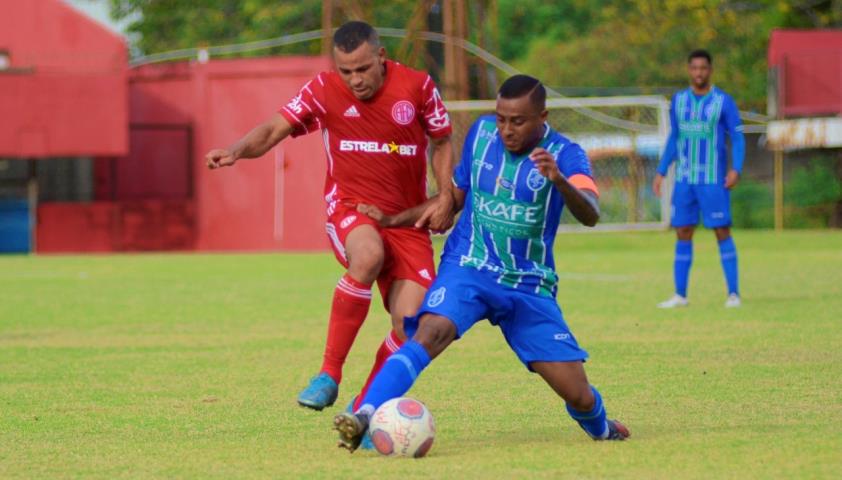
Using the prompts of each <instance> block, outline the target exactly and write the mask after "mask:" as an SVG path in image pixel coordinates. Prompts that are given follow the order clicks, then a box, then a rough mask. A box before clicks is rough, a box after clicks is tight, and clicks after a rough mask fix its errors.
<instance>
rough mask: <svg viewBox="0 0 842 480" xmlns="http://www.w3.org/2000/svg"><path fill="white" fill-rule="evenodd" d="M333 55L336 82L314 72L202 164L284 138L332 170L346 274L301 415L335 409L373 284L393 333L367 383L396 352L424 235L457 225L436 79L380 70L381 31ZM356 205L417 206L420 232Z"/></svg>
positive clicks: (337, 236) (334, 241) (359, 35)
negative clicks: (305, 140) (322, 158)
mask: <svg viewBox="0 0 842 480" xmlns="http://www.w3.org/2000/svg"><path fill="white" fill-rule="evenodd" d="M333 45H334V48H333V58H334V62H335V65H336V69H335V71H331V72H322V73H320V74H319V75H318V76H316V78H314V79H313V80H311V81H310V82H308V83H307V84H306V85H304V86H303V87H302V88H301V90H300V92H299V93H298V95H296V96H295V97H293V98H292V99H291V100H290V101H289V103H287V104H286V105H284V106H283V107H282V108H281V109H280V110H279V112H278V113H277V114H275V115H274V116H273V117H272V118H271V119H269V120H268V121H267V122H265V123H263V124H261V125H259V126H257V127H256V128H255V129H253V130H252V131H251V132H249V133H248V134H246V136H245V137H243V138H242V139H241V140H239V141H238V142H236V143H234V144H233V145H231V146H230V147H229V148H227V149H217V150H212V151H210V152H209V153H208V154H207V155H206V160H207V165H208V167H209V168H211V169H213V168H218V167H223V166H231V165H234V163H235V162H236V161H237V160H238V159H241V158H256V157H260V156H261V155H263V154H264V153H266V152H267V151H268V150H269V149H270V148H272V147H273V146H274V145H276V144H277V143H278V142H280V141H281V140H283V139H284V138H286V137H287V136H289V135H292V136H293V137H295V136H298V135H304V134H307V133H310V132H314V131H316V130H321V133H322V137H323V139H324V143H325V149H326V151H327V162H328V165H327V178H326V181H325V200H326V202H327V215H328V221H327V225H326V229H327V235H328V238H329V239H330V244H331V246H332V247H333V251H334V254H335V255H336V258H337V260H339V262H340V263H341V264H342V265H343V266H344V267H345V268H346V269H347V272H346V273H345V275H343V276H342V278H341V279H340V280H339V283H338V284H337V286H336V289H335V290H334V294H333V304H332V307H331V313H330V322H329V326H328V334H327V344H326V346H325V353H324V361H323V363H322V368H321V371H320V372H319V374H318V375H316V376H315V377H313V379H312V380H311V381H310V384H309V386H308V387H307V388H306V389H305V390H304V391H302V392H301V394H300V395H299V397H298V403H299V404H301V405H302V406H305V407H308V408H313V409H316V410H321V409H323V408H325V407H327V406H330V405H333V403H334V402H335V401H336V398H337V396H338V391H339V383H340V382H341V380H342V366H343V364H344V363H345V358H346V356H347V355H348V352H349V351H350V349H351V345H352V344H353V342H354V339H355V337H356V335H357V332H358V331H359V328H360V327H361V326H362V323H363V321H364V320H365V317H366V315H367V314H368V309H369V305H370V303H371V286H372V284H373V283H374V282H375V281H376V282H377V284H378V287H379V288H380V293H381V294H382V297H383V299H384V304H385V307H386V309H387V310H388V311H389V312H390V314H391V317H392V331H391V332H390V334H389V335H388V336H387V337H386V339H385V340H384V341H383V344H382V345H381V346H380V349H379V350H378V352H377V355H376V360H375V364H374V366H373V367H372V371H371V374H370V376H369V381H368V382H370V381H371V379H372V378H373V377H374V375H375V374H376V373H377V371H379V369H380V366H381V365H382V363H383V362H384V361H385V360H386V359H387V358H388V357H389V356H390V355H391V354H392V353H394V352H395V351H397V349H398V348H400V346H401V345H402V343H403V341H404V338H405V337H404V333H403V318H404V317H408V316H412V315H415V313H416V311H417V309H418V308H419V307H420V305H421V301H422V300H423V298H424V294H425V292H426V289H427V288H428V287H429V286H430V284H431V283H432V281H433V276H434V274H435V272H434V268H435V266H434V263H433V249H432V245H431V243H430V236H429V232H428V228H429V229H430V230H433V231H442V230H446V229H447V228H449V227H450V226H451V224H452V222H453V196H452V183H451V180H450V178H451V176H452V174H453V154H452V150H451V143H450V134H451V126H450V120H449V117H448V114H447V110H446V109H445V107H444V104H443V102H442V99H441V96H440V95H439V92H438V90H437V88H436V86H435V84H434V82H433V80H432V79H431V78H430V76H429V75H428V74H426V73H423V72H419V71H416V70H413V69H410V68H408V67H405V66H403V65H400V64H399V63H396V62H393V61H390V60H387V59H386V52H385V49H384V48H383V47H382V46H380V42H379V38H378V35H377V32H376V31H375V30H374V29H373V28H372V27H371V26H370V25H368V24H366V23H363V22H348V23H346V24H344V25H343V26H341V27H340V28H339V29H338V30H337V31H336V33H335V34H334V37H333ZM428 137H429V139H430V141H431V143H432V167H433V172H434V175H435V178H436V182H437V183H438V187H439V194H438V195H437V196H436V197H433V198H431V199H427V196H426V178H427V175H426V173H427V142H428V140H427V139H428ZM357 204H373V205H375V206H377V207H379V208H380V209H382V210H383V212H385V213H387V214H397V213H399V212H402V211H405V210H407V209H412V208H413V207H414V208H415V209H418V210H420V211H422V212H423V214H422V216H421V220H420V221H419V223H418V224H417V225H418V226H423V227H425V228H423V229H422V228H415V227H411V228H390V229H381V227H380V226H379V224H378V223H377V222H375V221H374V220H372V219H371V218H369V217H367V216H365V215H363V214H361V213H358V212H357V209H356V208H357ZM368 382H366V386H365V387H363V393H365V389H366V388H367V385H368ZM358 398H362V395H360V396H359V397H358ZM356 407H357V405H354V408H356Z"/></svg>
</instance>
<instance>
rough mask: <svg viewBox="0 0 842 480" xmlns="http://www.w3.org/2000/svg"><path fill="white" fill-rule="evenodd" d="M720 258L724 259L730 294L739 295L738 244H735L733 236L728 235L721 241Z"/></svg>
mask: <svg viewBox="0 0 842 480" xmlns="http://www.w3.org/2000/svg"><path fill="white" fill-rule="evenodd" d="M719 258H720V260H722V271H723V272H725V282H726V283H727V284H728V295H730V294H732V293H734V294H737V295H739V294H740V290H739V285H738V281H737V246H736V245H734V238H733V237H728V238H726V239H725V240H722V241H721V242H719Z"/></svg>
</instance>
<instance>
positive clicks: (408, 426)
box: [368, 397, 436, 458]
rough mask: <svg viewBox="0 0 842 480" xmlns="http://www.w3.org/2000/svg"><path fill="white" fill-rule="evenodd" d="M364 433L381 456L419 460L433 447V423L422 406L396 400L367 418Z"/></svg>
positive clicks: (427, 411) (409, 401) (434, 434)
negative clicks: (367, 432) (366, 430)
mask: <svg viewBox="0 0 842 480" xmlns="http://www.w3.org/2000/svg"><path fill="white" fill-rule="evenodd" d="M368 431H369V433H370V434H371V441H372V443H374V448H375V450H377V451H378V452H379V453H380V454H381V455H386V456H388V457H412V458H421V457H423V456H424V455H426V454H427V452H429V451H430V447H432V446H433V439H434V438H435V436H436V423H435V421H433V416H432V415H431V414H430V411H429V410H427V407H426V406H425V405H424V404H423V403H421V402H419V401H418V400H415V399H413V398H409V397H400V398H393V399H391V400H389V401H388V402H386V403H384V404H383V405H380V408H378V409H377V411H375V412H374V415H372V417H371V420H370V422H369V425H368Z"/></svg>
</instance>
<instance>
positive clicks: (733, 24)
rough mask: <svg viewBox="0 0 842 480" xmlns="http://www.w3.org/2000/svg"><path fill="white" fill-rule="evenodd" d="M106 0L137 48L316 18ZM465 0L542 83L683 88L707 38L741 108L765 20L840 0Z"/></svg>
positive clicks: (247, 2)
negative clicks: (691, 59)
mask: <svg viewBox="0 0 842 480" xmlns="http://www.w3.org/2000/svg"><path fill="white" fill-rule="evenodd" d="M110 2H111V4H112V13H113V15H114V16H115V18H117V19H125V18H129V19H135V20H134V21H133V22H132V23H131V25H130V26H129V31H130V32H131V33H133V34H134V37H135V38H136V45H135V49H136V50H137V51H139V52H142V53H154V52H161V51H166V50H172V49H177V48H186V47H196V46H202V45H221V44H227V43H238V42H247V41H253V40H262V39H267V38H273V37H277V36H280V35H284V34H290V33H299V32H303V31H308V30H316V29H319V28H321V6H322V2H321V1H320V0H295V1H291V0H203V1H201V2H184V1H179V0H110ZM337 3H342V2H337ZM435 3H436V2H433V3H432V4H428V5H430V6H431V11H436V9H437V8H440V5H434V4H435ZM438 3H439V4H440V3H441V2H438ZM468 4H469V19H468V25H469V27H468V31H469V37H470V39H471V40H473V41H479V40H478V38H479V37H480V36H481V37H482V39H483V40H482V42H483V43H484V44H485V45H486V46H488V47H489V48H490V49H491V50H492V53H496V54H497V55H499V56H501V57H502V58H503V59H505V60H507V61H510V62H513V63H515V65H517V66H518V67H519V68H520V69H521V70H523V71H525V72H528V73H530V74H532V75H535V76H537V77H539V78H541V79H543V80H544V81H545V82H546V83H547V84H549V85H552V86H560V87H629V86H635V87H641V88H644V89H645V88H647V87H670V88H678V87H681V86H683V85H685V84H686V83H687V75H686V71H685V68H684V67H685V60H686V55H687V53H688V52H689V51H691V50H693V49H695V48H706V49H708V50H710V51H711V53H712V54H713V57H714V68H715V72H714V81H715V83H716V84H717V85H720V86H721V87H723V88H724V89H725V90H727V91H729V92H730V93H732V94H733V95H734V96H735V98H736V99H737V102H738V103H739V104H740V106H741V107H742V108H754V109H760V110H762V109H763V105H764V104H765V101H766V75H767V67H766V48H767V45H768V40H769V34H770V32H771V30H772V29H773V28H811V27H812V28H816V27H818V28H821V27H834V26H836V27H840V26H842V0H800V1H782V0H496V1H495V0H482V1H469V2H468ZM343 5H345V7H346V8H337V11H336V13H335V16H334V24H335V25H338V24H339V23H341V22H342V21H345V20H347V19H349V18H351V17H354V16H356V17H360V16H362V17H363V18H365V19H366V20H368V21H370V22H371V23H373V24H375V25H377V26H382V27H405V26H406V25H407V23H408V22H409V21H410V18H411V17H412V16H413V13H414V12H416V9H417V8H418V5H419V2H417V1H409V0H391V1H386V0H358V1H356V2H344V3H343ZM347 5H354V8H353V9H351V8H347ZM477 5H482V8H480V9H478V8H476V7H477ZM477 11H482V12H483V13H482V15H480V14H477V13H476V12H477ZM491 11H493V13H490V14H489V12H491ZM349 12H350V13H349ZM422 29H423V28H422ZM397 42H398V41H394V40H388V41H387V42H386V43H387V46H391V47H393V48H391V50H392V52H393V53H394V52H396V51H398V50H399V49H398V48H394V47H396V46H397ZM320 47H321V45H320V44H319V42H309V43H305V44H299V45H294V46H290V47H286V48H284V49H276V50H273V51H270V52H266V51H261V52H256V53H255V54H257V55H265V54H267V53H310V54H315V53H318V52H319V51H320ZM404 51H405V49H404ZM428 53H429V52H428ZM424 60H426V61H427V63H428V64H427V65H426V67H428V68H432V70H434V71H436V70H437V69H435V68H433V67H434V65H430V64H429V63H430V61H431V57H430V56H429V55H427V56H426V57H425V58H424ZM433 61H434V60H433ZM418 66H423V65H418Z"/></svg>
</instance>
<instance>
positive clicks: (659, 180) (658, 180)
mask: <svg viewBox="0 0 842 480" xmlns="http://www.w3.org/2000/svg"><path fill="white" fill-rule="evenodd" d="M663 183H664V176H663V175H661V174H660V173H656V174H655V178H654V179H653V180H652V191H653V192H655V196H656V197H660V196H661V184H663Z"/></svg>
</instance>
